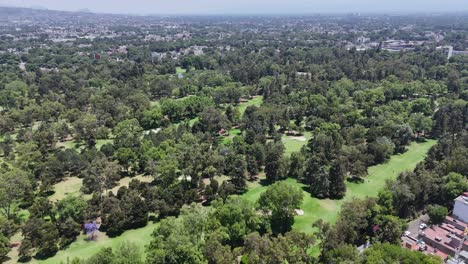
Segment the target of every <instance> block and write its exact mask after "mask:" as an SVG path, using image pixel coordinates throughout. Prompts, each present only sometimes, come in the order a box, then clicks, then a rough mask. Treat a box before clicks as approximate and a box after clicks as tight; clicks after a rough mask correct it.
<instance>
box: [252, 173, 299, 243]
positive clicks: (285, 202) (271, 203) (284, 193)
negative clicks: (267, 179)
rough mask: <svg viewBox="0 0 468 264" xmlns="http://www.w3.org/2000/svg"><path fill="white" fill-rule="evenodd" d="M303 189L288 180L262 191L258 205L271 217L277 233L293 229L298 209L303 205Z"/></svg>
mask: <svg viewBox="0 0 468 264" xmlns="http://www.w3.org/2000/svg"><path fill="white" fill-rule="evenodd" d="M303 197H304V194H303V193H302V190H301V189H299V188H297V187H294V186H292V185H291V184H288V183H286V182H277V183H275V184H273V185H271V186H270V187H268V189H267V190H266V192H264V193H262V195H261V196H260V198H259V200H258V206H259V208H260V209H261V210H262V211H263V214H264V215H265V216H267V217H268V218H269V219H270V223H271V227H272V229H273V231H275V232H276V233H283V234H284V233H285V232H287V231H289V230H291V227H292V224H293V223H294V216H295V215H296V211H295V210H296V209H298V208H300V206H301V205H302V200H303Z"/></svg>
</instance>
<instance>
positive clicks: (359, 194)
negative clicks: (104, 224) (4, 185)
mask: <svg viewBox="0 0 468 264" xmlns="http://www.w3.org/2000/svg"><path fill="white" fill-rule="evenodd" d="M435 143H436V141H435V140H428V141H426V142H423V143H416V142H414V143H412V144H411V145H410V146H408V148H407V151H406V152H405V153H403V154H399V155H394V156H392V157H391V158H390V160H389V161H387V162H386V163H384V164H380V165H376V166H373V167H370V168H369V170H368V171H369V175H368V176H367V177H366V178H365V180H364V182H363V183H350V182H348V183H347V184H346V185H347V186H346V187H347V192H346V196H345V198H343V199H341V200H330V199H323V200H320V199H317V198H313V197H312V196H311V195H310V194H309V193H308V192H307V191H306V190H304V201H303V205H302V207H301V208H300V209H302V210H303V211H304V214H303V215H299V216H296V218H295V223H294V226H293V228H294V229H296V230H299V231H303V232H306V233H312V232H313V228H312V223H313V222H315V221H316V220H318V219H323V220H325V221H327V222H330V223H334V222H335V221H336V219H337V216H338V213H339V211H340V208H341V205H342V204H343V203H344V202H346V201H350V200H352V199H354V198H365V197H376V196H377V195H378V193H379V191H380V190H382V189H383V188H384V187H385V183H386V181H387V180H393V179H395V178H396V177H397V176H398V174H399V173H401V172H404V171H408V170H412V169H414V168H415V166H416V164H418V163H419V162H421V161H422V160H423V159H424V158H425V156H426V155H427V153H428V151H429V149H430V148H431V147H432V146H433V145H434V144H435ZM296 147H297V146H296ZM124 181H125V180H124ZM286 182H288V183H290V184H292V185H294V186H297V187H298V188H303V187H305V186H304V185H303V184H302V183H299V182H297V181H296V180H295V179H287V180H286ZM248 186H249V190H248V191H247V192H246V193H245V194H243V195H242V197H244V198H245V199H248V200H249V201H252V202H256V201H257V200H258V198H259V197H260V195H261V194H262V193H263V192H264V191H266V189H267V187H268V186H262V185H261V184H258V182H252V183H249V185H248ZM156 226H157V224H154V223H150V224H148V225H147V226H146V227H144V228H139V229H135V230H129V231H126V232H124V233H123V234H122V235H120V236H118V237H116V238H109V237H107V236H106V235H105V234H101V235H100V236H99V238H98V239H97V241H86V240H85V236H80V237H79V238H78V239H77V241H76V242H74V243H72V244H71V245H70V246H69V247H68V248H67V249H65V250H61V251H59V252H58V253H57V255H56V256H54V257H52V258H49V259H47V260H44V261H39V262H40V263H60V261H63V262H64V263H66V261H67V258H68V259H70V260H71V259H73V258H75V257H81V258H83V257H87V256H91V255H93V254H94V253H96V252H98V251H99V250H100V249H102V248H104V247H116V246H118V245H119V244H120V243H122V242H123V241H126V242H133V243H135V244H136V245H137V246H138V247H139V248H141V249H143V248H144V246H145V245H147V244H148V243H149V241H150V239H151V233H152V232H153V230H154V228H155V227H156Z"/></svg>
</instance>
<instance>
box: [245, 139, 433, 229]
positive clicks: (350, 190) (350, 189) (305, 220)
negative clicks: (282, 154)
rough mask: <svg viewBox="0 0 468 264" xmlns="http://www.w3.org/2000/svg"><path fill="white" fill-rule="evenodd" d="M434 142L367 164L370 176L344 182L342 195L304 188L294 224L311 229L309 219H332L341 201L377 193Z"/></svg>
mask: <svg viewBox="0 0 468 264" xmlns="http://www.w3.org/2000/svg"><path fill="white" fill-rule="evenodd" d="M435 143H436V141H435V140H429V141H427V142H424V143H412V144H411V145H410V146H409V147H408V151H406V152H405V153H403V154H400V155H394V156H392V157H391V159H390V160H389V161H388V162H386V163H384V164H380V165H376V166H373V167H370V168H369V176H367V177H366V179H365V182H364V183H362V184H356V183H346V187H347V193H346V196H345V198H343V199H341V200H330V199H323V200H320V199H317V198H313V197H311V195H310V194H309V193H308V192H306V191H304V202H303V205H302V207H301V209H302V210H304V215H302V216H297V217H296V218H295V223H294V226H293V228H294V229H296V230H299V231H303V232H306V233H311V232H312V231H313V229H312V223H313V222H315V221H316V220H318V219H323V220H325V221H327V222H330V223H334V222H335V221H336V218H337V216H338V213H339V211H340V208H341V205H342V204H343V202H345V201H349V200H351V199H353V198H365V197H376V196H377V194H378V193H379V191H380V190H382V189H383V188H384V187H385V182H386V181H387V180H391V179H395V178H396V177H397V176H398V174H400V173H401V172H404V171H408V170H413V169H414V168H415V167H416V165H417V164H418V163H419V162H421V161H422V160H424V158H425V156H426V154H427V152H428V151H429V149H430V148H431V147H432V146H433V145H434V144H435ZM286 181H287V182H288V183H290V184H292V185H294V186H297V187H298V188H302V187H304V185H303V184H301V183H298V182H297V181H296V180H294V179H287V180H286ZM266 189H267V186H261V187H257V188H253V189H250V190H249V191H248V192H247V193H245V194H244V195H242V197H244V198H246V199H248V200H250V201H252V202H255V201H257V200H258V198H259V197H260V195H261V194H262V193H263V192H264V191H265V190H266Z"/></svg>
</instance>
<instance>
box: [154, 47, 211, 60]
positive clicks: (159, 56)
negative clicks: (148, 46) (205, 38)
mask: <svg viewBox="0 0 468 264" xmlns="http://www.w3.org/2000/svg"><path fill="white" fill-rule="evenodd" d="M206 48H208V47H207V46H190V47H188V48H182V49H179V50H173V51H168V52H152V53H151V58H152V59H153V61H161V60H163V59H166V58H171V59H178V58H180V57H182V56H185V55H195V56H201V55H203V54H205V52H204V51H203V50H204V49H206Z"/></svg>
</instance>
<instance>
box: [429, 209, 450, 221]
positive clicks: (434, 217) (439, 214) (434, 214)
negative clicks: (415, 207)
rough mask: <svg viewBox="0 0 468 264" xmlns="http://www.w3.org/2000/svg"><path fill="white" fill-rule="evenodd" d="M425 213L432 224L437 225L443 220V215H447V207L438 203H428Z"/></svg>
mask: <svg viewBox="0 0 468 264" xmlns="http://www.w3.org/2000/svg"><path fill="white" fill-rule="evenodd" d="M427 214H428V215H429V221H430V223H431V224H433V225H438V224H441V223H443V222H444V219H445V217H446V216H447V215H448V209H447V208H446V207H443V206H440V205H429V206H428V207H427Z"/></svg>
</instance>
